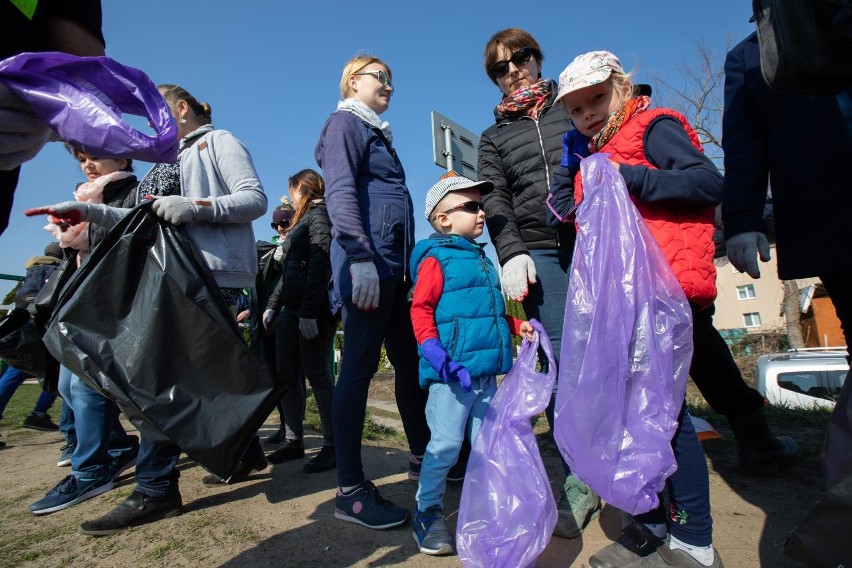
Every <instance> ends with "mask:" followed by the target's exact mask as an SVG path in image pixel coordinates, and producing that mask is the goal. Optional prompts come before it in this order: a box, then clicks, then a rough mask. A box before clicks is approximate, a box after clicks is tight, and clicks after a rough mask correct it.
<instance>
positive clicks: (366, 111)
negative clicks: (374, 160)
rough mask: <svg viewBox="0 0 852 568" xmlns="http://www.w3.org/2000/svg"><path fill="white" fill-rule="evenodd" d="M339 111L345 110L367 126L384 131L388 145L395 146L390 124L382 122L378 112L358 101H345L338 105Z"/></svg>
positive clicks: (385, 121)
mask: <svg viewBox="0 0 852 568" xmlns="http://www.w3.org/2000/svg"><path fill="white" fill-rule="evenodd" d="M337 110H345V111H346V112H351V113H352V114H354V115H355V116H357V117H358V118H360V119H361V120H363V121H364V122H366V123H367V124H372V125H373V126H375V127H376V128H378V129H379V130H381V131H382V134H384V136H385V139H386V140H387V141H388V144H390V145H393V133H392V132H391V127H390V122H388V121H387V120H382V119H381V118H379V115H378V114H376V111H374V110H373V109H371V108H370V107H368V106H367V105H365V104H364V103H362V102H361V101H359V100H358V99H345V100H342V101H340V102H339V103H337Z"/></svg>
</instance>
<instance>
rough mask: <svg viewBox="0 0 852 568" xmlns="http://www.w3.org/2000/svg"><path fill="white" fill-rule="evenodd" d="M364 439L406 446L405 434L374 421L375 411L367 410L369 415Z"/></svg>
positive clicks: (366, 420)
mask: <svg viewBox="0 0 852 568" xmlns="http://www.w3.org/2000/svg"><path fill="white" fill-rule="evenodd" d="M364 439H365V440H372V441H374V442H378V441H391V442H395V443H397V444H405V443H407V442H406V439H405V434H404V433H402V432H400V431H399V430H397V429H396V428H392V427H390V426H382V425H381V424H379V423H378V422H376V421H375V420H373V409H372V408H368V409H367V415H366V417H365V418H364Z"/></svg>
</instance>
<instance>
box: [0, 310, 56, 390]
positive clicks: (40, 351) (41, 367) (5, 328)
mask: <svg viewBox="0 0 852 568" xmlns="http://www.w3.org/2000/svg"><path fill="white" fill-rule="evenodd" d="M42 334H43V330H41V329H39V327H38V326H37V325H36V323H35V321H33V318H32V317H30V314H29V312H28V311H27V310H26V309H24V308H15V309H14V310H12V311H11V312H9V313H8V314H6V315H5V316H4V317H3V319H0V357H2V358H3V360H4V361H6V363H8V364H9V365H11V366H12V367H15V368H16V369H20V370H21V371H24V372H25V373H28V374H30V375H32V376H34V377H44V375H45V371H46V367H47V365H48V361H49V360H50V359H52V357H51V356H50V354H49V353H48V352H47V349H45V347H44V344H43V343H42V342H41V336H42Z"/></svg>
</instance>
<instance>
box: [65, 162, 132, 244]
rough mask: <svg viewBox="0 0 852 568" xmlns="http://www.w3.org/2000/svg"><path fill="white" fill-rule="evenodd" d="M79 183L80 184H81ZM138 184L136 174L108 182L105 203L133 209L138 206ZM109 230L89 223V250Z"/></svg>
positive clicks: (105, 190) (105, 187)
mask: <svg viewBox="0 0 852 568" xmlns="http://www.w3.org/2000/svg"><path fill="white" fill-rule="evenodd" d="M77 185H78V186H79V185H80V184H77ZM137 185H139V180H137V179H136V176H130V177H126V178H124V179H120V180H116V181H111V182H110V183H108V184H106V185H105V186H104V194H103V203H104V205H109V206H110V207H119V208H122V209H132V208H133V207H135V206H136V186H137ZM108 232H109V229H106V228H104V227H101V226H100V225H96V224H94V223H89V250H94V248H95V246H96V245H97V244H98V243H99V242H101V241H102V240H104V237H105V236H106V234H107V233H108Z"/></svg>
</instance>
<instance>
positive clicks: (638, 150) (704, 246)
mask: <svg viewBox="0 0 852 568" xmlns="http://www.w3.org/2000/svg"><path fill="white" fill-rule="evenodd" d="M660 116H671V117H674V118H676V119H677V120H678V121H680V123H681V125H683V129H684V130H686V133H687V134H688V135H689V139H690V140H691V141H692V144H693V145H694V146H695V147H696V148H697V149H698V150H699V151H700V152H702V153H703V152H704V149H703V148H702V147H701V143H700V142H699V141H698V136H697V135H696V134H695V131H694V130H693V129H692V127H691V126H690V125H689V122H687V120H686V118H685V117H684V116H683V115H682V114H680V113H678V112H675V111H673V110H670V109H665V108H657V109H652V110H647V111H645V112H642V113H639V114H637V115H635V116H634V117H633V118H631V119H630V121H629V122H627V123H626V124H624V125H623V126H622V127H621V129H620V130H619V131H618V133H617V134H616V135H615V136H613V137H612V139H611V140H610V141H609V142H608V143H607V144H606V146H604V147H603V148H601V150H600V151H601V152H605V153H607V154H611V158H612V160H613V161H615V162H619V163H622V164H629V165H642V166H646V167H649V168H653V169H656V168H655V167H654V166H653V165H651V164H650V163H648V160H647V159H646V158H645V148H644V146H643V137H644V134H645V130H646V129H647V128H648V125H649V124H651V123H652V122H653V121H654V119H656V118H658V117H660ZM574 188H575V189H574V197H575V200H576V201H575V202H576V203H579V202H580V200H581V199H582V197H583V184H582V180H581V179H580V174H579V173H578V174H577V177H576V178H575V183H574ZM630 198H631V199H632V200H633V204H634V205H636V209H638V210H639V214H640V215H641V216H642V218H643V219H645V222H646V223H647V224H648V228H649V229H650V230H651V234H652V235H654V238H655V239H657V242H658V243H659V244H660V248H662V249H663V253H664V254H665V255H666V259H667V260H668V261H669V264H670V265H671V267H672V270H673V271H674V274H675V276H676V277H677V279H678V282H680V285H681V287H683V291H684V292H685V293H686V299H687V300H689V302H690V303H691V304H696V305H697V306H698V307H699V308H706V307H707V306H709V305H710V304H712V303H713V300H715V299H716V266H715V265H714V264H713V252H714V245H713V211H714V210H713V207H704V208H700V209H688V208H683V207H678V206H675V207H672V206H671V205H670V204H666V203H646V202H643V201H638V200H637V199H636V198H635V197H634V196H633V195H631V196H630Z"/></svg>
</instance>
